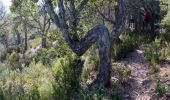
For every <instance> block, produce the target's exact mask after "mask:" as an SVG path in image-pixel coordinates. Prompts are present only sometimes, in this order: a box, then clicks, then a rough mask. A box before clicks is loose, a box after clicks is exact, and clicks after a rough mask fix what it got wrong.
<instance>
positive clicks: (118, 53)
mask: <svg viewBox="0 0 170 100" xmlns="http://www.w3.org/2000/svg"><path fill="white" fill-rule="evenodd" d="M137 39H138V38H137V37H135V36H132V37H131V36H130V35H124V36H123V39H122V40H123V43H122V44H118V45H115V46H113V52H112V58H113V59H114V60H116V61H117V60H120V59H122V58H124V57H125V56H126V55H127V54H128V53H129V52H131V51H133V50H134V48H136V47H137V45H138V40H137Z"/></svg>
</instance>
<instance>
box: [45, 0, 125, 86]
mask: <svg viewBox="0 0 170 100" xmlns="http://www.w3.org/2000/svg"><path fill="white" fill-rule="evenodd" d="M44 1H45V5H44V6H45V10H46V11H47V13H48V14H49V15H50V17H51V18H52V20H53V22H54V23H55V24H56V26H57V27H58V28H59V29H60V31H61V32H62V34H63V36H64V39H65V41H66V42H67V44H68V45H69V47H70V48H71V49H72V51H73V52H74V53H76V54H77V56H82V55H83V54H84V53H85V52H86V51H87V50H88V49H89V47H90V46H92V44H93V43H95V42H97V43H98V47H99V74H98V75H97V78H96V80H95V81H94V82H93V83H92V84H91V85H92V86H94V85H96V84H97V85H99V84H104V85H105V86H107V85H109V84H110V77H111V75H110V74H111V57H110V54H111V52H110V48H111V43H110V39H111V38H112V37H113V36H115V35H118V34H119V33H120V31H121V30H122V27H123V25H124V24H123V23H124V16H125V1H124V0H118V1H117V3H118V6H117V8H116V9H115V10H116V18H117V22H116V24H115V25H114V27H113V31H112V32H111V33H109V30H108V29H107V28H106V26H104V25H102V24H99V25H96V26H95V27H94V28H92V29H91V30H89V31H88V32H87V33H86V35H85V36H84V37H83V38H81V39H77V35H76V34H77V33H76V32H77V30H76V29H77V26H78V23H79V17H80V16H81V13H82V11H83V10H84V8H85V6H86V5H87V4H88V2H90V1H89V0H82V1H81V3H80V4H79V5H78V6H77V7H76V6H75V0H69V1H68V2H69V9H70V10H69V11H67V10H66V9H65V3H64V1H63V0H58V1H57V3H58V9H59V11H58V14H56V13H55V11H54V7H53V4H52V1H51V0H44ZM92 2H97V1H95V0H93V1H92ZM66 12H69V16H70V18H69V19H66ZM67 16H68V14H67ZM67 21H69V22H71V23H69V24H68V23H67ZM70 30H74V31H70ZM70 34H74V36H73V37H70Z"/></svg>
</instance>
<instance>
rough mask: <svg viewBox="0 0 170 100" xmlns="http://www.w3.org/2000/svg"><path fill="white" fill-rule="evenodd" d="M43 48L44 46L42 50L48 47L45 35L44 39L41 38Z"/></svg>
mask: <svg viewBox="0 0 170 100" xmlns="http://www.w3.org/2000/svg"><path fill="white" fill-rule="evenodd" d="M41 46H42V48H46V47H47V39H46V36H45V35H42V37H41Z"/></svg>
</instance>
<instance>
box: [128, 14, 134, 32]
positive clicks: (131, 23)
mask: <svg viewBox="0 0 170 100" xmlns="http://www.w3.org/2000/svg"><path fill="white" fill-rule="evenodd" d="M129 28H130V30H131V31H134V30H135V20H134V18H133V16H132V15H131V16H130V25H129Z"/></svg>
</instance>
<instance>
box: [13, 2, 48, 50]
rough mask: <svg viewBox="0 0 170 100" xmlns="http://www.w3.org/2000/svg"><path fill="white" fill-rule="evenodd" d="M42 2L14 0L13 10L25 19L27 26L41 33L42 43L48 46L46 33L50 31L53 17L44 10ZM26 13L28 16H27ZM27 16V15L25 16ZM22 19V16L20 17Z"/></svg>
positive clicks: (43, 45)
mask: <svg viewBox="0 0 170 100" xmlns="http://www.w3.org/2000/svg"><path fill="white" fill-rule="evenodd" d="M41 3H42V4H39V5H37V4H34V1H32V0H13V1H12V6H11V11H12V12H13V13H15V14H18V15H20V17H22V18H26V19H25V25H26V27H27V28H31V29H32V30H33V29H34V30H35V31H38V32H39V34H40V35H41V39H42V42H41V45H42V47H44V48H45V47H46V34H47V33H48V31H49V29H50V26H51V22H50V21H51V19H50V18H49V16H48V14H46V13H45V12H44V10H43V9H44V8H43V7H42V5H43V3H44V2H43V1H42V2H41ZM25 15H26V16H25ZM24 16H25V17H24ZM20 19H21V18H20Z"/></svg>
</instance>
